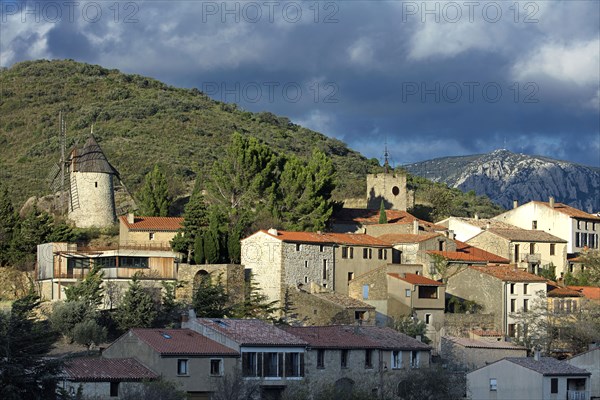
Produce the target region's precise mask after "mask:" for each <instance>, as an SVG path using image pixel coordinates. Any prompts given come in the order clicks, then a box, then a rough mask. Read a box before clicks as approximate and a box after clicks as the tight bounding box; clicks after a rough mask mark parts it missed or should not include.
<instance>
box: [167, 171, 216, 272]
mask: <svg viewBox="0 0 600 400" xmlns="http://www.w3.org/2000/svg"><path fill="white" fill-rule="evenodd" d="M207 224H208V216H207V210H206V201H205V199H204V195H203V194H202V189H201V187H200V180H199V179H197V180H196V184H195V186H194V191H193V192H192V195H191V196H190V201H188V203H187V204H186V205H185V210H184V213H183V224H182V225H183V226H182V228H181V230H180V231H179V232H178V233H177V235H176V236H175V238H174V239H173V240H172V241H171V246H172V248H173V250H175V251H178V252H181V253H185V254H187V259H188V262H190V261H191V260H192V254H193V253H194V252H195V251H197V250H198V249H199V248H198V243H196V242H197V238H198V237H201V236H202V233H203V231H204V230H205V229H206V225H207ZM201 252H202V254H204V250H202V251H201ZM196 258H199V259H201V262H200V263H199V262H196V264H201V263H204V256H203V255H202V256H200V257H196V256H194V260H195V259H196Z"/></svg>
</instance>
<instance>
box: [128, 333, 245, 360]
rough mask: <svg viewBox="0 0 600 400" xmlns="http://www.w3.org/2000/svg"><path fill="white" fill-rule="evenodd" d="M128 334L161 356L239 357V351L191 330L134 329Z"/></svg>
mask: <svg viewBox="0 0 600 400" xmlns="http://www.w3.org/2000/svg"><path fill="white" fill-rule="evenodd" d="M128 334H130V335H135V336H137V337H138V338H139V339H140V340H142V341H143V342H145V343H146V344H148V345H149V346H150V347H152V348H153V349H154V350H156V351H157V352H158V353H160V354H161V355H180V354H181V355H199V356H212V355H215V356H216V355H220V356H237V355H239V354H238V352H237V351H235V350H233V349H230V348H229V347H226V346H224V345H222V344H220V343H217V342H215V341H214V340H211V339H209V338H207V337H205V336H202V335H200V334H199V333H197V332H195V331H193V330H191V329H141V328H134V329H131V330H130V331H129V333H128Z"/></svg>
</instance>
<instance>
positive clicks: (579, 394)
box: [567, 390, 590, 400]
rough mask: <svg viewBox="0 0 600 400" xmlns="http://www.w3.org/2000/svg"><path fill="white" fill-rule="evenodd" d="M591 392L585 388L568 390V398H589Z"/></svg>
mask: <svg viewBox="0 0 600 400" xmlns="http://www.w3.org/2000/svg"><path fill="white" fill-rule="evenodd" d="M589 398H590V392H587V391H584V390H567V400H589Z"/></svg>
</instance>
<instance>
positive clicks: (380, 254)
mask: <svg viewBox="0 0 600 400" xmlns="http://www.w3.org/2000/svg"><path fill="white" fill-rule="evenodd" d="M377 258H378V259H379V260H387V250H385V249H377Z"/></svg>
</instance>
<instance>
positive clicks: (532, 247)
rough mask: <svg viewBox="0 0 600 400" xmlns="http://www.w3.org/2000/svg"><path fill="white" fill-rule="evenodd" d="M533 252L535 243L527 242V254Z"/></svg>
mask: <svg viewBox="0 0 600 400" xmlns="http://www.w3.org/2000/svg"><path fill="white" fill-rule="evenodd" d="M534 253H535V243H529V254H534Z"/></svg>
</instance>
